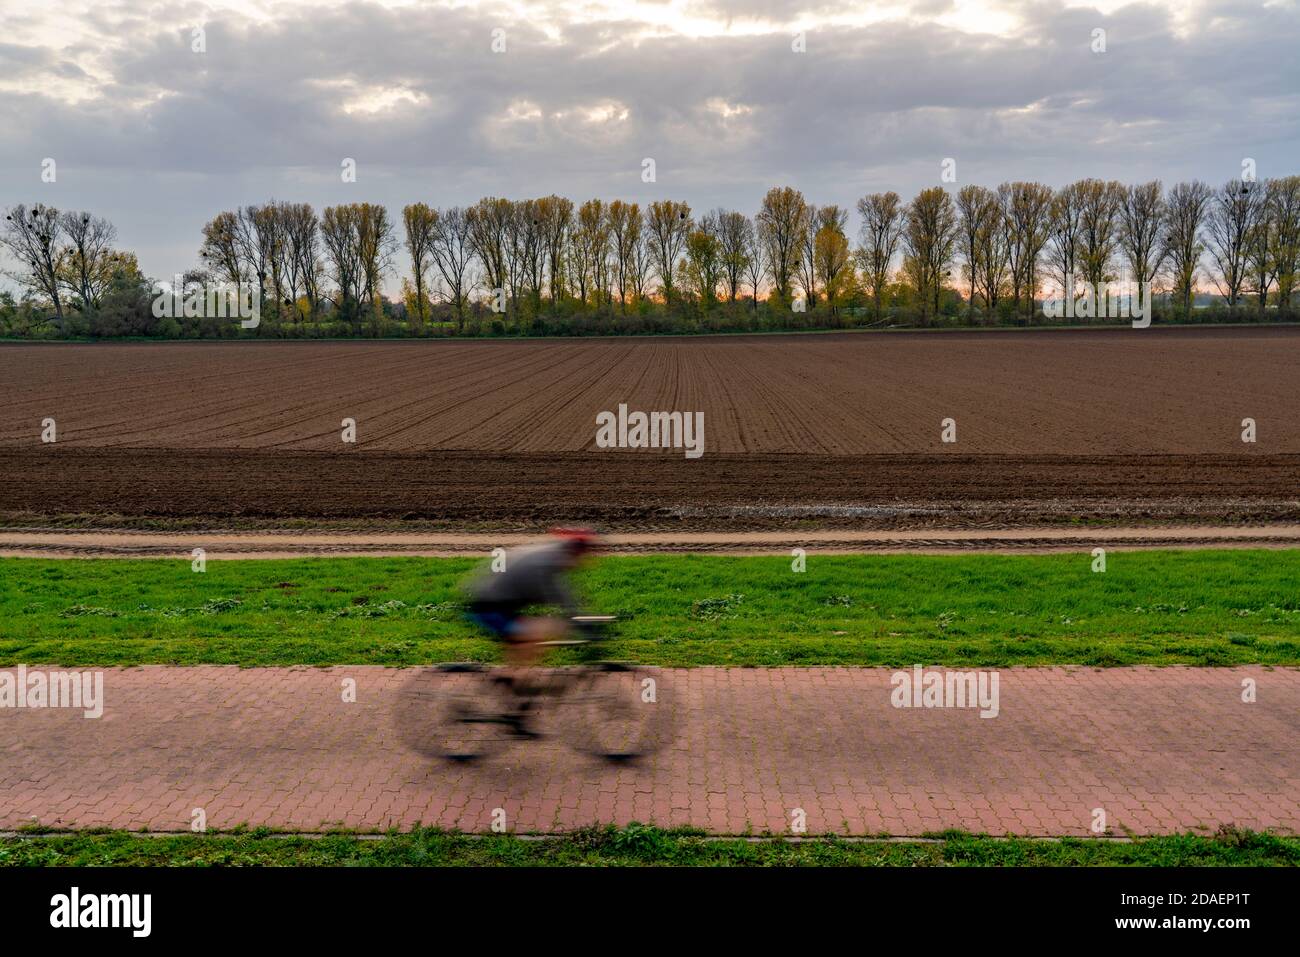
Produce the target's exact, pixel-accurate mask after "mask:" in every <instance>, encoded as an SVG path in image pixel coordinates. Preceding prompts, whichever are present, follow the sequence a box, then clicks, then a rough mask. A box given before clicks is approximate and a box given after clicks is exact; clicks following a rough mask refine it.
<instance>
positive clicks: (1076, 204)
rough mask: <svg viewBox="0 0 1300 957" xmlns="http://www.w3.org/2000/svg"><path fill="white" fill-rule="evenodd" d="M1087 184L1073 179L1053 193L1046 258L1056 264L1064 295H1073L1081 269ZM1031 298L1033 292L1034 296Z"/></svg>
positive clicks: (1067, 297) (1062, 294) (1062, 295)
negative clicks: (1084, 192) (1084, 198)
mask: <svg viewBox="0 0 1300 957" xmlns="http://www.w3.org/2000/svg"><path fill="white" fill-rule="evenodd" d="M1085 188H1086V187H1085V184H1084V183H1082V182H1080V183H1071V184H1069V185H1068V186H1063V187H1061V189H1059V190H1057V192H1056V195H1055V196H1053V197H1052V204H1051V207H1050V209H1051V212H1050V217H1051V223H1050V226H1049V229H1050V230H1051V233H1050V235H1049V237H1048V241H1047V261H1048V262H1049V263H1050V264H1051V265H1052V266H1054V267H1055V268H1056V277H1057V279H1059V280H1060V283H1061V297H1062V298H1063V299H1071V298H1073V297H1074V293H1075V287H1076V286H1077V285H1078V283H1079V278H1080V273H1081V271H1082V270H1081V269H1080V268H1079V259H1080V255H1081V246H1082V233H1083V225H1082V214H1083V191H1084V189H1085ZM1031 298H1032V296H1031Z"/></svg>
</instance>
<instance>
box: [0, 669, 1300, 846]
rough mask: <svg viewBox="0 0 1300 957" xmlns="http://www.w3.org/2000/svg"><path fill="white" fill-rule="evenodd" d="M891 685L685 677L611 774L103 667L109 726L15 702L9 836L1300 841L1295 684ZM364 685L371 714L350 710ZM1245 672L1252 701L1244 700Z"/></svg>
mask: <svg viewBox="0 0 1300 957" xmlns="http://www.w3.org/2000/svg"><path fill="white" fill-rule="evenodd" d="M889 675H890V671H888V670H882V669H848V668H809V669H771V670H764V669H717V668H701V669H698V670H691V671H674V672H668V673H667V674H666V675H665V676H664V685H663V688H662V693H661V699H660V706H663V705H666V704H672V706H673V707H674V708H675V714H677V716H678V719H677V724H676V727H675V729H674V733H673V737H672V741H671V744H670V745H669V746H668V747H667V748H665V749H664V750H663V751H661V752H660V753H659V754H658V755H657V756H656V757H655V758H654V759H653V760H652V761H651V762H650V763H649V764H647V765H646V766H644V767H624V768H611V767H606V766H603V765H601V764H599V763H596V762H594V761H592V760H591V759H588V758H585V757H582V756H580V755H578V754H576V753H574V752H572V751H570V750H568V749H567V748H566V747H565V746H564V745H563V744H561V743H559V742H557V741H554V740H544V741H540V742H534V743H528V744H520V745H512V746H511V748H510V749H509V750H507V751H505V752H503V753H502V754H501V755H499V756H498V757H497V758H495V759H494V760H492V761H491V762H490V763H489V764H486V765H483V766H473V767H468V768H467V767H459V766H448V765H444V764H441V763H437V762H433V761H430V760H429V759H426V758H422V757H419V756H417V755H415V754H413V753H411V752H410V751H408V750H407V749H406V748H405V747H404V746H403V744H402V742H401V737H400V735H398V734H397V733H396V731H395V730H394V727H393V722H392V720H391V714H392V711H393V707H394V702H395V700H396V698H397V696H398V694H399V691H400V689H401V688H402V687H403V685H404V683H405V682H407V681H409V680H410V676H411V673H410V672H409V671H398V670H388V669H384V668H375V667H340V668H329V669H314V668H267V669H248V670H241V669H238V668H233V667H201V668H166V667H157V666H151V667H143V668H134V669H127V670H113V669H110V670H107V671H106V673H105V676H104V682H105V698H106V709H105V714H104V717H103V718H101V719H99V720H86V719H84V718H83V717H82V716H81V713H80V712H68V711H56V710H44V711H40V710H15V709H0V828H15V827H18V826H20V825H23V824H28V823H31V822H33V821H38V822H40V823H41V824H44V825H48V826H59V827H79V828H85V827H92V826H112V827H125V828H145V827H147V828H149V829H151V830H159V831H162V830H187V829H188V828H189V823H190V813H191V809H193V808H195V807H202V808H204V809H205V811H206V813H207V822H208V826H209V827H210V828H230V827H233V826H235V825H237V824H241V823H243V824H248V825H250V826H258V825H268V826H271V827H276V828H286V829H291V830H301V831H311V830H318V829H322V828H326V827H331V826H342V827H348V828H357V829H383V828H388V827H398V828H409V827H411V826H413V825H417V824H424V825H439V826H442V827H445V828H459V829H461V830H465V831H485V830H487V829H488V828H489V826H490V823H491V814H492V809H493V808H496V807H501V808H504V809H505V810H506V813H507V821H508V824H509V826H510V828H511V829H512V830H515V831H520V832H523V831H533V830H536V831H562V830H566V829H570V828H573V827H576V826H580V825H584V824H590V823H605V822H614V823H626V822H628V821H632V820H638V821H647V822H653V823H655V824H659V825H664V826H674V825H692V826H696V827H702V828H707V829H708V830H710V831H714V832H719V833H742V832H745V831H746V830H748V829H752V831H753V832H754V833H762V832H764V831H772V832H775V833H785V832H787V831H788V826H789V822H790V816H789V815H790V811H791V809H793V808H803V809H804V811H805V812H806V814H807V826H808V831H809V833H819V832H827V831H834V832H839V833H853V834H864V833H866V834H884V833H887V834H895V835H919V834H923V833H926V832H933V831H939V830H942V829H945V828H961V829H965V830H971V831H977V832H988V833H991V834H1026V835H1080V836H1087V835H1088V834H1089V833H1090V831H1089V824H1090V822H1091V820H1092V809H1093V808H1097V807H1101V808H1104V809H1105V810H1106V813H1107V816H1108V822H1109V824H1110V826H1111V829H1112V831H1113V832H1114V833H1117V834H1118V833H1123V832H1125V831H1130V832H1133V833H1138V834H1150V833H1162V832H1171V831H1184V830H1188V829H1192V828H1200V827H1206V828H1210V829H1214V828H1216V827H1218V826H1219V825H1220V824H1234V825H1237V826H1240V827H1249V828H1257V829H1262V828H1272V829H1276V830H1277V831H1279V832H1285V833H1293V834H1294V833H1300V671H1297V670H1294V669H1292V670H1286V669H1279V670H1272V671H1270V670H1266V669H1263V668H1258V667H1249V668H1232V669H1214V668H1209V669H1185V668H1165V669H1147V668H1134V669H1128V668H1125V669H1108V670H1093V669H1080V668H1069V669H1067V668H1053V669H1007V670H1003V671H1002V672H1001V714H1000V716H999V717H997V718H994V719H981V718H980V717H979V715H978V714H977V713H976V712H975V711H958V710H919V709H918V710H900V709H894V708H892V707H891V706H890V703H889V691H890V685H889ZM348 677H350V678H355V679H356V681H357V689H358V702H357V703H355V704H346V703H344V702H343V701H342V700H341V694H340V689H341V682H342V680H343V679H344V678H348ZM1245 677H1251V678H1254V679H1255V680H1256V681H1257V682H1258V701H1257V702H1256V703H1254V704H1244V703H1242V701H1241V682H1242V679H1243V678H1245Z"/></svg>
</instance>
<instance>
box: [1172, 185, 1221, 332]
mask: <svg viewBox="0 0 1300 957" xmlns="http://www.w3.org/2000/svg"><path fill="white" fill-rule="evenodd" d="M1210 196H1211V190H1210V187H1208V186H1206V185H1205V184H1204V183H1202V182H1200V181H1195V182H1191V183H1179V184H1178V185H1177V186H1175V187H1174V188H1173V189H1172V190H1170V191H1169V200H1168V202H1167V203H1166V207H1165V237H1164V239H1165V249H1166V252H1167V254H1168V257H1169V265H1170V268H1171V269H1172V270H1173V279H1174V292H1175V294H1176V295H1177V297H1178V301H1179V303H1181V305H1182V310H1183V318H1184V319H1186V318H1188V317H1190V316H1191V314H1192V297H1193V295H1194V294H1195V291H1196V274H1197V270H1198V269H1199V268H1200V265H1201V254H1202V253H1203V252H1205V246H1204V245H1203V244H1202V242H1201V227H1202V226H1203V225H1204V223H1205V214H1206V211H1207V210H1208V209H1209V205H1210Z"/></svg>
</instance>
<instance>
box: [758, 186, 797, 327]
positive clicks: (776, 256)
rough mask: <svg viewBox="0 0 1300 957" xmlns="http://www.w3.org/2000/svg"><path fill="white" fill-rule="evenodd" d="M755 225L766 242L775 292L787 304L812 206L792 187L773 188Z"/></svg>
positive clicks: (766, 252)
mask: <svg viewBox="0 0 1300 957" xmlns="http://www.w3.org/2000/svg"><path fill="white" fill-rule="evenodd" d="M754 222H755V227H756V228H757V230H758V234H759V237H760V239H761V240H762V242H763V250H764V253H765V256H764V258H765V259H766V260H767V264H768V269H769V271H770V273H771V276H772V285H773V291H774V292H775V293H776V296H777V298H778V299H779V300H780V301H781V302H783V303H787V302H789V301H790V285H791V283H790V280H791V277H792V276H793V275H794V272H795V269H796V268H797V266H798V263H799V258H800V253H801V251H802V249H803V246H802V243H803V239H804V236H805V234H806V232H807V229H808V204H807V202H805V200H804V198H803V193H801V192H799V191H798V190H797V189H792V188H791V187H789V186H784V187H778V186H774V187H772V188H771V189H769V190H768V191H767V195H766V196H764V197H763V206H762V208H761V209H760V210H759V211H758V216H757V217H756V218H755V221H754Z"/></svg>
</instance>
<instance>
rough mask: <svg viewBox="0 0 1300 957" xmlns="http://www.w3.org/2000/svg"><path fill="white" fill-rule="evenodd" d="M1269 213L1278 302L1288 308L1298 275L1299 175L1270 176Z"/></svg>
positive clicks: (1299, 233)
mask: <svg viewBox="0 0 1300 957" xmlns="http://www.w3.org/2000/svg"><path fill="white" fill-rule="evenodd" d="M1271 185H1272V189H1271V191H1270V202H1269V216H1270V218H1271V219H1272V220H1273V244H1272V248H1273V270H1274V274H1275V276H1276V277H1277V305H1278V308H1279V309H1281V310H1286V309H1290V308H1291V299H1292V297H1293V296H1294V295H1295V292H1296V281H1297V275H1300V176H1286V177H1283V178H1281V179H1276V180H1273V182H1272V184H1271Z"/></svg>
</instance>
